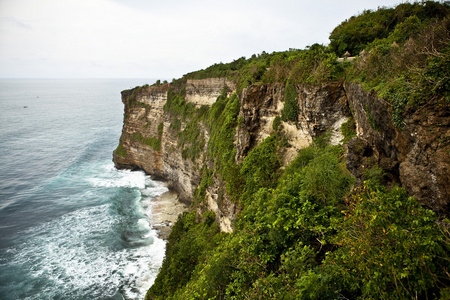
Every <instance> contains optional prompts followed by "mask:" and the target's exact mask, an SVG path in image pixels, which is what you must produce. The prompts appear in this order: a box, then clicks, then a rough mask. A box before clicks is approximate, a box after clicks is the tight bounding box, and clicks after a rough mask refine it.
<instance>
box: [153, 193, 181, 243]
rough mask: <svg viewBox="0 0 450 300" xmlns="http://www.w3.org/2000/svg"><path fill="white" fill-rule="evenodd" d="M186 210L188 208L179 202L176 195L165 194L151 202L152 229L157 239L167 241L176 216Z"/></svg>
mask: <svg viewBox="0 0 450 300" xmlns="http://www.w3.org/2000/svg"><path fill="white" fill-rule="evenodd" d="M187 210H188V206H187V205H186V204H184V203H182V202H180V201H179V197H178V194H177V193H175V192H173V191H168V192H165V193H164V194H162V195H160V196H158V197H156V198H155V199H153V201H152V222H151V225H152V228H153V229H154V230H156V231H157V233H158V237H159V238H160V239H163V240H167V238H168V237H169V234H170V231H171V230H172V227H173V225H174V224H175V222H176V221H177V218H178V215H180V214H181V213H183V212H185V211H187Z"/></svg>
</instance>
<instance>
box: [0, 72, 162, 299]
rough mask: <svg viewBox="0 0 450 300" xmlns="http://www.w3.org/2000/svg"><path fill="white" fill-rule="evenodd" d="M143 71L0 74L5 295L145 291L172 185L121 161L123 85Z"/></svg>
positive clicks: (1, 295) (0, 259) (0, 268)
mask: <svg viewBox="0 0 450 300" xmlns="http://www.w3.org/2000/svg"><path fill="white" fill-rule="evenodd" d="M152 82H153V81H152V80H143V79H33V80H32V79H0V299H123V298H124V299H142V298H143V297H144V295H145V292H146V290H147V289H148V288H149V287H150V285H151V284H152V283H153V281H154V279H155V277H156V274H157V272H158V269H159V267H160V266H161V263H162V259H163V256H164V251H165V243H164V241H162V240H160V239H158V238H157V236H156V234H155V231H154V230H152V229H151V225H150V224H151V217H152V216H151V207H152V199H153V198H154V197H156V196H157V195H160V194H162V193H164V192H165V191H166V190H167V189H166V188H165V186H164V185H163V184H162V183H160V182H155V181H152V180H151V178H150V177H148V176H146V175H145V174H144V173H143V172H131V171H127V170H117V169H115V168H114V165H113V163H112V152H113V151H114V149H115V147H116V146H117V144H118V142H119V137H120V133H121V128H122V122H123V104H122V102H121V98H120V92H121V90H124V89H128V88H131V87H135V86H137V85H143V84H146V83H149V84H151V83H152Z"/></svg>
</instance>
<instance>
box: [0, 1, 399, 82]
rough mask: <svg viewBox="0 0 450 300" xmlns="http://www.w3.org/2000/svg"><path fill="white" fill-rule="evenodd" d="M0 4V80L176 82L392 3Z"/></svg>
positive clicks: (298, 41)
mask: <svg viewBox="0 0 450 300" xmlns="http://www.w3.org/2000/svg"><path fill="white" fill-rule="evenodd" d="M360 2H361V1H324V0H318V1H307V2H306V1H305V2H303V1H294V0H292V1H291V0H280V1H272V0H271V1H268V0H262V1H256V0H250V1H238V0H229V1H215V0H208V1H205V0H193V1H181V0H167V1H161V0H159V1H140V0H40V1H35V0H0V77H147V78H148V77H160V78H172V77H180V76H181V75H182V74H184V73H187V72H190V71H194V70H197V69H200V68H205V67H207V66H209V65H211V64H213V63H216V62H220V61H223V62H227V61H231V60H233V59H236V58H239V57H241V56H250V55H252V54H254V53H261V52H262V51H266V52H272V51H281V50H286V49H288V48H289V47H295V48H304V47H305V46H307V45H310V44H313V43H315V42H318V43H327V42H328V35H329V33H330V32H331V30H332V29H333V28H334V27H335V26H336V25H338V24H339V23H340V22H341V21H343V20H344V19H346V18H348V17H350V16H352V15H354V14H355V13H358V12H361V11H362V10H364V9H365V8H370V9H376V8H377V6H379V5H393V4H395V1H389V0H384V1H382V0H379V1H365V2H361V3H360Z"/></svg>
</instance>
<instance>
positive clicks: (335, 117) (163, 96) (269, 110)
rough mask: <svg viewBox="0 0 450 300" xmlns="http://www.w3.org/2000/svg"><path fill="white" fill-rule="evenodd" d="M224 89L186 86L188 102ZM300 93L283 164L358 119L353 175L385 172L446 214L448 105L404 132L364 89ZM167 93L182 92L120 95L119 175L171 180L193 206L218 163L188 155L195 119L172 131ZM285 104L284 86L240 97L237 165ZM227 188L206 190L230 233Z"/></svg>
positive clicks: (198, 83)
mask: <svg viewBox="0 0 450 300" xmlns="http://www.w3.org/2000/svg"><path fill="white" fill-rule="evenodd" d="M224 87H226V88H227V90H228V95H231V94H232V93H233V92H235V89H236V86H235V84H234V83H233V82H230V81H227V80H226V79H223V78H211V79H206V80H188V82H187V84H186V85H185V94H184V98H185V100H186V101H187V102H191V103H193V104H194V105H195V106H196V107H200V106H201V105H212V104H213V103H214V102H215V100H216V99H217V97H218V96H219V95H220V94H221V92H222V91H223V89H224ZM295 88H296V92H297V102H298V107H299V115H298V122H281V124H280V130H281V132H282V133H283V135H284V136H285V137H286V140H287V142H288V143H289V144H290V147H287V148H285V149H284V151H282V161H283V163H284V164H285V165H286V164H288V163H289V162H290V161H292V159H293V158H294V157H295V155H296V154H297V153H298V151H299V150H300V149H302V148H304V147H306V146H307V145H309V144H310V143H311V141H312V139H313V138H314V137H316V136H318V135H321V134H323V133H325V132H327V131H331V133H332V137H331V141H332V143H334V144H337V143H339V142H340V141H341V140H342V138H343V136H342V134H341V131H340V128H341V125H342V124H343V123H344V122H346V121H347V120H348V118H349V117H350V116H353V118H354V119H355V122H356V129H357V137H355V138H353V139H352V140H350V141H349V143H348V151H347V167H348V169H349V170H350V171H351V172H352V173H353V174H354V175H355V176H356V177H357V178H359V179H360V180H363V179H364V176H365V174H366V170H368V169H370V168H371V167H372V166H374V165H379V166H380V167H381V168H382V169H384V170H385V172H386V174H387V177H388V179H389V180H390V181H393V182H397V183H398V184H400V185H402V186H403V187H405V189H406V190H407V191H408V192H409V193H410V194H411V195H413V196H416V197H417V198H418V199H419V201H421V203H422V204H424V205H426V206H428V207H430V208H432V209H433V210H435V211H436V212H439V213H443V214H448V209H449V207H448V203H449V201H448V199H450V187H449V174H450V172H449V167H450V163H449V161H450V158H449V153H448V147H447V148H445V147H444V146H445V145H447V144H448V143H449V141H448V136H449V133H450V131H449V116H450V113H449V105H448V104H447V105H444V104H445V103H444V104H443V105H442V106H441V107H440V108H441V109H440V110H439V111H431V110H429V111H427V115H426V116H425V115H424V114H423V111H418V112H416V113H411V114H408V117H406V118H405V120H404V122H405V129H402V130H400V129H397V128H395V127H394V125H393V124H392V121H391V112H390V110H389V109H390V108H389V105H388V104H387V103H385V102H384V101H383V100H382V99H380V98H377V97H376V96H375V95H373V94H371V93H366V92H365V91H364V90H363V89H362V87H361V86H359V85H355V84H342V83H328V84H323V85H321V86H307V85H297V86H295ZM169 89H171V90H174V91H175V92H179V91H180V90H181V89H180V88H177V87H175V86H171V84H165V85H160V86H151V87H141V88H136V89H133V90H130V91H124V92H122V101H123V103H124V104H125V114H124V125H123V131H122V136H121V138H120V145H119V147H118V149H117V150H116V151H115V152H114V155H113V160H114V163H115V165H116V166H117V167H118V168H131V169H133V168H139V169H142V170H144V171H145V172H146V173H148V174H150V175H152V176H154V178H159V179H163V180H165V181H167V182H168V184H169V185H170V187H171V188H173V189H174V190H175V191H176V192H178V193H179V195H180V198H181V199H182V200H184V201H186V202H191V201H192V199H193V193H194V190H195V188H196V187H198V186H199V184H200V181H201V175H202V171H201V170H202V166H203V165H204V164H208V165H209V166H210V167H211V166H212V161H211V158H210V157H208V155H207V151H206V149H207V147H206V146H203V147H202V148H201V149H202V151H201V154H200V155H199V156H197V157H194V158H186V157H185V156H184V155H183V153H182V152H183V151H182V149H181V147H180V135H179V132H180V130H183V129H184V128H186V125H187V123H188V121H189V120H184V121H182V122H181V128H179V129H178V130H177V129H176V128H175V127H176V126H174V124H172V123H173V121H174V119H173V116H172V115H171V113H170V112H169V111H168V110H165V109H164V105H165V104H166V103H167V99H168V98H167V97H168V96H167V95H168V91H169ZM284 99H285V86H284V84H280V83H273V84H268V85H255V86H250V87H248V88H246V89H244V90H243V91H242V93H241V94H240V95H239V102H240V111H239V125H238V127H237V129H236V134H235V138H234V143H235V146H236V150H237V151H236V157H235V160H236V162H237V163H240V162H242V161H243V159H244V158H245V156H246V155H247V153H248V152H249V151H250V150H251V149H252V148H254V147H255V146H256V145H258V144H259V143H260V142H261V141H263V140H264V139H265V138H266V137H268V136H269V135H271V134H272V133H273V132H274V129H273V121H274V120H275V118H276V117H277V116H280V115H281V112H282V110H283V107H284V102H285V101H284ZM437 124H439V125H437ZM197 126H198V129H199V131H200V134H201V136H202V138H203V140H202V141H203V142H204V144H205V145H208V140H209V132H208V128H207V127H206V126H205V125H204V124H203V123H202V122H199V123H198V124H197ZM430 130H433V132H434V133H431V131H430ZM221 188H222V187H220V184H219V182H218V180H217V178H215V177H213V179H212V184H210V185H209V187H208V188H207V190H206V201H205V205H206V208H207V209H211V210H213V211H214V212H215V213H216V216H217V218H218V221H219V224H220V227H221V229H222V230H223V231H231V230H232V225H231V221H232V219H233V218H234V216H235V213H236V207H235V204H234V203H232V202H231V201H229V200H227V197H224V198H223V199H222V200H220V201H219V200H218V199H219V194H221V193H222V192H221ZM219 202H220V203H219Z"/></svg>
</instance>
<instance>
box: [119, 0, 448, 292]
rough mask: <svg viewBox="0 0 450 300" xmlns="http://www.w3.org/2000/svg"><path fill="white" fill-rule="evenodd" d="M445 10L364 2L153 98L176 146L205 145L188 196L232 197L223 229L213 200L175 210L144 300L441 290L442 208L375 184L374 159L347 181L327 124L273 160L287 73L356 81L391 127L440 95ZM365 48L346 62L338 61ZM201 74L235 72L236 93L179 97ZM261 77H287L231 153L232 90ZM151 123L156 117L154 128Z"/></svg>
mask: <svg viewBox="0 0 450 300" xmlns="http://www.w3.org/2000/svg"><path fill="white" fill-rule="evenodd" d="M449 12H450V4H449V3H448V2H442V3H438V2H432V1H425V2H422V3H404V4H401V5H399V6H397V7H396V8H380V9H379V10H377V11H364V12H363V13H362V14H361V15H359V16H355V17H352V18H350V19H348V20H346V21H344V22H343V23H342V24H340V25H339V26H338V27H336V29H334V30H333V32H332V33H331V35H330V45H328V46H324V45H318V44H314V45H312V46H310V47H307V49H304V50H298V49H291V50H289V51H285V52H277V53H275V52H274V53H272V54H268V53H265V52H263V53H261V54H259V55H253V56H252V57H251V58H248V59H246V58H245V57H241V58H239V59H237V60H235V61H233V62H231V63H227V64H225V63H220V64H215V65H213V66H211V67H209V68H207V69H204V70H200V71H197V72H192V73H189V74H186V75H185V76H183V78H181V79H179V80H173V81H172V84H171V87H172V88H173V89H170V90H169V91H168V100H167V103H166V105H165V107H164V109H165V110H166V111H167V112H169V113H170V114H171V115H172V118H173V122H172V123H171V125H170V130H174V131H176V132H177V136H178V146H179V147H181V149H182V155H183V158H184V159H191V160H192V161H195V160H196V159H197V158H199V157H200V154H201V153H205V152H206V155H204V156H203V159H202V160H201V162H202V165H200V166H198V170H201V174H202V178H201V182H200V184H199V186H198V187H197V189H196V191H195V193H194V196H195V200H196V201H195V205H200V207H201V204H202V202H203V201H204V200H205V196H206V189H207V188H208V186H210V185H212V184H213V182H214V183H215V184H218V187H219V188H221V191H220V195H219V200H218V205H219V206H220V205H221V203H222V200H223V199H224V198H225V197H226V199H228V200H231V201H233V202H234V203H235V204H236V205H237V206H238V209H237V216H236V220H235V223H234V231H233V233H230V234H225V233H220V232H219V228H218V225H217V224H216V223H215V221H214V220H215V216H214V214H213V213H211V212H204V213H203V215H198V214H197V213H196V212H190V213H185V214H183V215H182V216H180V217H179V220H178V222H177V223H176V225H175V227H174V229H173V231H172V233H171V234H170V237H169V240H168V244H167V252H166V258H165V260H164V263H163V266H162V268H161V271H160V274H159V275H158V277H157V279H156V281H155V284H154V285H153V286H152V287H151V288H150V290H149V291H148V293H147V296H146V299H441V300H444V299H449V298H450V276H449V273H450V267H449V266H450V261H449V252H450V233H449V230H448V228H449V221H448V220H446V219H445V220H439V221H438V220H437V217H436V216H435V214H434V213H433V212H432V211H430V210H427V209H425V208H423V207H421V206H420V205H419V204H418V202H417V201H416V200H415V199H414V198H412V197H408V196H407V194H406V192H405V191H404V190H403V189H401V188H398V187H395V186H393V187H392V185H393V184H392V183H390V184H389V186H390V188H387V187H386V186H384V180H385V179H386V178H385V176H384V172H383V170H382V169H381V168H380V167H379V166H377V165H376V164H375V163H374V164H373V166H372V167H371V168H370V169H367V170H366V171H365V172H364V179H365V181H364V184H363V185H362V186H359V187H355V186H354V185H355V179H354V178H353V177H352V176H351V175H350V174H349V172H348V170H347V169H346V166H345V162H344V161H343V149H342V147H341V146H330V145H329V144H328V135H327V134H325V135H324V136H322V137H319V138H317V139H315V141H314V142H313V144H312V145H311V146H309V147H307V148H304V149H302V150H301V151H300V152H299V154H298V156H297V158H296V159H295V160H294V161H293V162H292V163H291V164H290V165H289V166H286V168H282V163H281V161H280V152H281V151H282V150H283V148H284V147H287V146H288V145H287V143H286V140H285V138H284V137H283V136H282V134H281V130H280V127H281V126H282V121H285V122H288V121H289V122H297V121H298V119H297V118H298V114H299V108H298V104H297V92H296V84H298V83H303V84H321V83H322V82H326V81H336V80H345V81H351V82H359V83H361V84H362V85H363V87H364V88H365V89H366V90H368V91H369V90H373V91H374V92H376V93H378V95H379V96H380V97H383V98H384V99H386V100H387V101H389V103H390V104H391V108H392V120H393V123H394V124H395V126H397V127H398V128H403V126H404V123H403V119H404V116H405V113H407V112H409V113H410V112H411V111H414V110H417V109H420V108H423V107H425V106H426V107H427V108H430V107H433V105H437V104H436V103H438V101H440V102H441V103H442V102H447V103H448V102H450V94H449V91H450V71H449V70H450V68H449V66H450V48H449V46H448V42H449V41H450V33H449V32H450V19H449ZM362 50H365V54H362V55H361V57H357V58H356V59H354V60H352V61H345V62H339V61H338V60H337V58H338V57H341V56H342V55H343V54H344V53H345V52H346V51H349V52H350V53H351V54H352V55H357V54H358V53H359V52H360V51H362ZM209 77H227V78H229V79H232V80H235V81H236V83H237V94H233V95H232V96H230V97H227V91H226V90H225V89H224V91H223V92H222V94H221V95H220V96H219V97H218V98H217V101H216V102H215V103H214V104H213V105H212V106H211V107H210V108H208V107H201V108H196V107H195V106H194V105H193V104H191V103H187V102H186V101H185V100H184V95H185V90H184V89H183V87H184V86H185V83H186V80H187V79H202V78H209ZM272 82H282V83H284V84H285V103H284V108H283V110H282V114H281V116H278V117H276V118H275V119H274V122H273V124H272V127H273V130H274V132H275V133H274V134H273V135H272V136H270V137H268V138H266V139H265V140H264V141H262V142H261V143H260V144H259V145H258V146H256V147H255V148H253V149H252V150H251V151H250V152H249V153H248V154H247V156H246V157H245V158H244V160H243V162H242V163H240V164H237V163H236V161H235V157H236V153H237V150H236V145H235V144H234V137H235V133H236V128H238V127H239V126H241V125H242V122H243V119H242V117H241V118H238V114H239V108H240V107H239V105H240V104H239V98H238V94H239V93H240V92H241V91H242V89H244V88H245V87H247V86H249V85H257V84H262V83H272ZM130 98H131V97H130ZM365 110H366V113H367V117H368V120H369V123H370V124H371V126H372V127H373V128H374V129H375V130H379V125H378V124H376V123H375V122H374V118H373V116H372V112H371V111H370V110H369V108H368V107H365ZM160 126H161V124H160ZM182 128H183V129H182ZM205 129H206V131H207V132H208V133H209V141H208V143H207V144H206V139H205V136H204V134H203V132H205ZM162 130H163V126H161V131H160V127H159V126H158V133H159V137H161V134H162ZM430 130H431V129H430ZM160 132H161V133H160ZM341 132H342V134H343V136H344V140H343V142H347V141H348V140H350V139H351V138H352V137H354V136H356V125H355V120H354V119H353V118H352V117H350V118H349V119H348V121H347V122H346V123H344V124H342V126H341ZM134 138H135V139H137V140H140V141H141V142H144V143H147V142H148V143H152V142H151V141H149V139H144V138H143V137H142V135H141V136H139V134H136V135H135V136H134ZM443 142H445V141H439V143H443ZM120 147H121V145H119V147H118V148H117V149H116V154H117V155H120V154H119V153H122V152H121V151H122V150H121V149H122V148H120ZM205 147H206V151H205ZM119 148H120V149H119ZM196 161H200V160H196ZM211 165H212V167H211ZM208 166H209V167H208Z"/></svg>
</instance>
